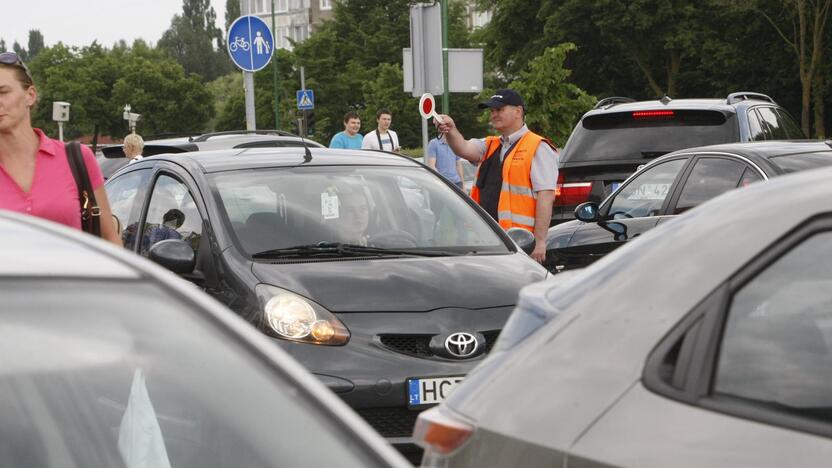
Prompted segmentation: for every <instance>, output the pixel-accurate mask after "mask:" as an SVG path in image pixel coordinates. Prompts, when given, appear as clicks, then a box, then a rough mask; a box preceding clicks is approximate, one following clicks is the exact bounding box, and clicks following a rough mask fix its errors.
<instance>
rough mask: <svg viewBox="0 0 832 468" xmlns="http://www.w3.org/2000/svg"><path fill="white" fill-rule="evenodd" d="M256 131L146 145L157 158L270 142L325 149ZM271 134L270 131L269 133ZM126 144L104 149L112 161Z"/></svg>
mask: <svg viewBox="0 0 832 468" xmlns="http://www.w3.org/2000/svg"><path fill="white" fill-rule="evenodd" d="M255 132H256V131H252V132H218V133H207V134H204V135H197V136H187V137H173V138H161V139H148V140H145V142H144V150H143V151H142V154H143V155H144V156H153V155H156V154H162V153H183V152H189V151H199V150H215V149H229V148H235V147H237V146H239V145H246V144H257V143H268V142H292V143H294V144H297V145H299V146H302V145H304V144H305V145H306V146H309V147H318V148H323V147H324V146H323V145H321V144H320V143H318V142H316V141H314V140H310V139H308V138H301V137H299V136H297V135H292V134H288V133H287V134H283V133H282V132H281V134H274V133H255ZM266 132H268V131H266ZM122 148H124V145H123V144H115V145H108V146H106V147H102V148H101V152H102V154H103V155H104V157H106V158H108V159H120V158H124V152H123V151H122Z"/></svg>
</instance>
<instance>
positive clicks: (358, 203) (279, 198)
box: [213, 166, 508, 255]
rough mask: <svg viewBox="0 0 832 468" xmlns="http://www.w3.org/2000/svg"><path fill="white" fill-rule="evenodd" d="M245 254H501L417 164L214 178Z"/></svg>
mask: <svg viewBox="0 0 832 468" xmlns="http://www.w3.org/2000/svg"><path fill="white" fill-rule="evenodd" d="M213 183H214V186H215V188H216V193H218V194H219V200H218V201H219V204H220V206H222V207H223V208H224V210H225V214H226V216H227V219H228V222H229V223H230V227H231V231H233V233H234V235H235V236H236V238H237V240H238V241H239V243H240V245H241V246H242V247H243V250H244V251H245V252H246V253H248V254H249V255H252V254H256V253H260V252H267V251H275V250H279V249H287V248H291V247H296V246H303V245H315V244H320V243H324V244H332V243H342V244H352V245H357V246H368V247H377V248H384V249H399V250H402V249H405V250H406V249H414V250H422V251H424V250H431V249H435V250H441V251H445V252H449V253H457V254H459V253H470V252H477V253H480V252H488V253H493V252H507V251H508V250H507V248H506V246H505V244H504V243H503V241H502V240H501V238H500V237H499V235H498V234H497V233H496V232H495V230H494V229H492V227H491V226H490V225H489V224H487V223H486V222H485V221H484V220H483V218H482V217H480V215H479V214H478V213H477V212H476V211H474V210H473V209H472V208H471V206H470V205H469V204H468V203H467V202H466V200H465V199H463V198H462V197H460V196H459V194H457V193H456V192H454V191H453V190H451V189H450V188H449V187H448V186H447V185H446V184H445V183H443V182H442V181H441V180H439V179H438V178H437V177H436V176H435V175H433V174H431V173H430V172H428V171H426V170H424V169H422V168H400V167H395V168H394V167H355V166H335V167H301V168H295V167H293V168H280V169H272V170H258V171H257V172H254V171H248V170H247V171H233V172H225V173H221V174H217V175H215V176H214V177H213Z"/></svg>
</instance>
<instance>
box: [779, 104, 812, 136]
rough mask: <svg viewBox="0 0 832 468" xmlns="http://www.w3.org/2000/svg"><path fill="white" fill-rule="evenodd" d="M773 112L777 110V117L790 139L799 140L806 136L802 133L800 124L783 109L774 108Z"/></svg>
mask: <svg viewBox="0 0 832 468" xmlns="http://www.w3.org/2000/svg"><path fill="white" fill-rule="evenodd" d="M775 112H777V118H778V120H779V121H780V125H781V126H782V127H783V128H784V129H785V130H786V133H787V134H788V135H789V138H790V139H792V140H800V139H803V138H806V135H804V134H803V130H801V129H800V125H798V124H797V122H795V121H794V119H793V118H792V116H791V115H789V114H788V112H786V111H784V110H783V109H775Z"/></svg>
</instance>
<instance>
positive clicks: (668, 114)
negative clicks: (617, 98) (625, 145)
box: [633, 110, 675, 120]
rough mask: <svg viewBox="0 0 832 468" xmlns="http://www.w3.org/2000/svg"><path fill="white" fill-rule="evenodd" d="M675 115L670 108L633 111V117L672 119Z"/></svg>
mask: <svg viewBox="0 0 832 468" xmlns="http://www.w3.org/2000/svg"><path fill="white" fill-rule="evenodd" d="M674 116H675V114H674V113H673V111H671V110H655V111H636V112H633V118H634V119H652V120H662V119H672V118H673V117H674Z"/></svg>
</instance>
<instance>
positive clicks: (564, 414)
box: [415, 169, 832, 468]
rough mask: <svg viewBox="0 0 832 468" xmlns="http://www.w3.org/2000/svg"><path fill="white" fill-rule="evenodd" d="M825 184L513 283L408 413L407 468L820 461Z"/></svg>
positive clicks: (828, 366)
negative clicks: (525, 283) (503, 305)
mask: <svg viewBox="0 0 832 468" xmlns="http://www.w3.org/2000/svg"><path fill="white" fill-rule="evenodd" d="M830 180H832V170H829V169H818V170H812V171H805V172H802V173H800V174H795V175H787V176H783V177H780V178H777V179H774V180H773V181H770V182H768V183H766V184H754V185H752V186H749V187H748V188H746V189H744V190H738V191H732V192H730V193H727V194H725V195H722V196H720V197H717V198H715V199H713V200H711V201H709V202H706V203H704V204H703V205H700V206H699V207H697V208H694V209H692V210H690V211H689V212H687V213H686V214H684V215H682V216H680V217H678V218H676V219H674V220H672V221H669V222H667V223H666V224H663V225H661V226H658V227H657V228H656V229H653V230H651V231H650V232H648V233H646V234H644V235H643V236H642V237H641V238H640V239H638V240H637V241H635V242H632V243H629V244H628V245H626V246H624V247H622V248H621V249H618V250H616V251H615V252H613V253H611V254H609V255H608V256H606V257H605V258H603V259H602V260H600V261H598V262H596V263H594V264H593V265H592V266H590V267H588V268H586V269H584V270H576V271H574V272H568V273H567V274H565V275H561V274H559V275H555V277H554V279H553V280H552V281H550V282H543V283H538V284H536V285H532V286H529V287H527V288H525V289H524V290H523V292H522V294H521V298H520V301H519V302H518V305H517V307H516V309H515V311H514V313H513V314H512V316H511V317H510V319H509V321H508V323H507V324H506V327H505V328H504V330H503V332H502V334H501V335H500V339H499V340H498V342H497V344H496V346H495V350H494V351H492V353H491V355H490V357H489V358H488V359H487V360H486V361H484V362H483V363H482V364H481V365H480V366H478V367H477V368H476V369H475V370H474V371H473V372H471V373H470V374H469V375H468V377H467V379H466V380H465V382H464V383H463V384H462V385H461V386H459V387H457V388H456V389H455V390H454V393H453V394H451V395H450V397H449V398H448V399H446V400H445V401H444V402H443V403H442V404H441V405H440V406H439V407H438V408H434V409H431V410H429V411H427V412H424V413H422V415H421V416H420V417H419V420H418V422H417V425H416V429H415V438H416V439H417V441H419V442H420V443H421V444H422V445H423V446H425V447H426V455H425V458H424V460H423V466H426V467H435V466H443V467H445V466H447V467H474V466H477V467H479V466H500V467H502V466H518V467H520V466H522V467H566V466H569V467H575V466H580V467H657V468H658V467H662V468H664V467H669V466H673V467H732V468H738V467H749V468H750V467H755V468H761V467H785V466H795V467H797V466H799V467H826V466H829V463H830V460H831V459H832V206H830V204H829V200H830V199H832V184H830ZM751 206H753V207H754V208H753V209H749V207H751Z"/></svg>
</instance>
